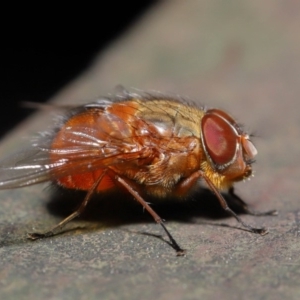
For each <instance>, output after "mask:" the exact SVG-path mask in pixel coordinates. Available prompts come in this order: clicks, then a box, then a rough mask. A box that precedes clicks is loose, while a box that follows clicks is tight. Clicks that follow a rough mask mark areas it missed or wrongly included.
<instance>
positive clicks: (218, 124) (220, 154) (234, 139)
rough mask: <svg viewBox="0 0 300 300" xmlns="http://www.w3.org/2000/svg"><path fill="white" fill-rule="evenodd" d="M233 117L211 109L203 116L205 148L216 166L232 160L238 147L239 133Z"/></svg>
mask: <svg viewBox="0 0 300 300" xmlns="http://www.w3.org/2000/svg"><path fill="white" fill-rule="evenodd" d="M231 120H232V118H231V117H229V116H228V115H227V114H226V113H224V112H222V114H219V113H218V110H209V111H207V113H206V114H205V116H204V117H203V118H202V135H203V143H204V148H205V150H206V152H207V155H208V156H209V157H210V158H211V160H212V161H213V163H214V164H215V165H216V167H222V166H223V167H224V165H226V164H228V163H230V162H232V160H233V159H234V157H235V154H236V151H237V147H238V133H237V131H236V129H235V127H234V126H233V125H232V124H231Z"/></svg>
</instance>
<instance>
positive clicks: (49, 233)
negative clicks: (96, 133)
mask: <svg viewBox="0 0 300 300" xmlns="http://www.w3.org/2000/svg"><path fill="white" fill-rule="evenodd" d="M105 174H106V170H105V171H103V172H102V173H101V175H100V176H99V177H98V178H97V180H96V181H95V183H94V184H93V186H92V187H91V188H90V190H89V191H88V193H87V194H86V196H85V198H84V200H83V202H82V203H81V205H80V206H79V208H78V209H77V210H76V211H75V212H73V213H72V214H71V215H70V216H68V217H67V218H65V219H64V220H62V221H61V222H60V223H58V224H57V225H55V226H54V227H53V228H51V229H50V230H49V231H46V232H44V233H40V232H33V233H28V238H29V239H31V240H36V239H41V238H46V237H50V236H53V235H55V234H56V233H58V232H59V231H61V230H62V228H63V227H64V226H65V225H66V224H67V223H69V222H70V221H72V220H73V219H75V218H77V217H78V216H80V215H81V214H82V213H83V211H84V210H85V208H86V206H87V204H88V203H89V201H90V200H91V198H92V196H93V194H94V193H95V191H96V189H97V187H98V186H99V184H100V182H101V180H102V179H103V177H104V175H105Z"/></svg>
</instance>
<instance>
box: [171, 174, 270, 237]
mask: <svg viewBox="0 0 300 300" xmlns="http://www.w3.org/2000/svg"><path fill="white" fill-rule="evenodd" d="M199 178H203V179H205V181H206V183H207V185H208V186H209V188H210V189H211V191H212V192H213V193H214V194H215V195H216V197H217V198H218V200H219V203H220V204H221V206H222V208H223V209H224V210H225V211H227V212H228V213H229V214H231V215H232V216H233V217H235V219H236V220H237V221H238V222H239V223H240V224H242V225H243V226H244V227H245V228H247V229H248V230H249V231H251V232H254V233H259V234H261V235H265V234H267V233H268V230H267V229H266V228H254V227H252V226H251V225H249V224H247V223H245V222H244V221H243V220H242V219H241V218H240V217H239V216H238V215H237V214H236V213H235V212H234V211H233V210H232V209H231V208H230V207H229V206H228V204H227V202H226V200H225V199H224V197H223V196H222V195H221V193H220V192H219V190H218V189H217V188H216V187H215V186H214V184H213V183H212V182H211V181H210V179H209V178H208V177H207V176H206V175H205V173H204V172H203V171H201V170H198V171H197V172H195V173H193V174H192V175H191V176H190V177H188V178H186V179H185V180H183V181H182V182H181V183H180V185H179V186H178V187H177V190H176V192H177V193H178V194H179V195H184V194H185V193H187V192H188V190H189V189H190V188H191V187H192V186H193V185H194V184H195V183H196V181H197V180H198V179H199ZM232 192H233V190H232ZM233 195H234V197H235V198H236V199H239V200H240V201H239V200H236V201H239V202H240V203H244V201H242V200H241V199H240V198H239V197H238V196H236V195H235V194H234V193H233ZM245 206H246V207H247V204H246V203H244V205H243V207H245ZM267 214H274V211H270V212H268V213H267Z"/></svg>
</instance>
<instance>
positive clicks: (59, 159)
mask: <svg viewBox="0 0 300 300" xmlns="http://www.w3.org/2000/svg"><path fill="white" fill-rule="evenodd" d="M112 103H113V102H112V101H110V100H108V99H102V100H98V101H97V102H95V103H91V104H88V105H85V106H82V107H79V108H76V109H74V110H73V111H71V112H70V113H69V116H67V118H69V117H70V116H72V115H76V114H78V112H80V111H81V112H83V113H84V111H86V112H88V111H89V110H90V109H91V108H94V109H95V108H96V109H98V110H99V109H100V110H102V111H103V113H102V114H100V117H98V119H97V122H96V123H95V124H93V125H92V126H90V125H89V124H88V122H85V123H84V122H83V123H78V124H77V123H76V124H74V125H73V126H70V128H66V130H65V131H64V133H63V135H62V137H61V140H62V141H63V146H61V145H60V144H58V145H55V144H53V143H52V140H53V136H55V134H56V133H55V132H57V130H54V131H53V132H54V134H48V135H47V137H42V138H41V139H39V140H37V141H35V142H33V143H32V145H31V146H30V147H29V148H28V149H25V150H23V151H20V152H19V153H16V154H14V155H12V156H10V157H8V158H7V159H5V160H3V161H1V162H0V189H10V188H17V187H22V186H27V185H32V184H35V183H39V182H44V181H49V180H55V179H58V178H60V177H64V176H67V175H72V174H74V173H77V174H78V173H84V172H91V171H93V170H96V169H99V168H100V169H101V168H105V167H107V166H112V165H113V164H116V163H119V162H120V161H122V162H123V161H126V160H127V161H128V160H134V159H137V158H139V157H140V156H141V155H142V149H141V147H140V145H139V144H138V143H137V142H136V141H134V140H133V139H132V127H131V125H129V124H128V123H127V122H126V120H123V119H122V118H120V117H118V116H116V115H114V114H111V113H108V112H106V111H104V110H105V108H107V107H108V106H109V105H111V104H112ZM132 117H133V116H132ZM67 118H66V120H67ZM65 124H66V123H65V122H64V123H63V122H62V124H60V125H59V126H58V128H59V127H60V126H66V125H65ZM53 157H54V158H55V159H54V158H53Z"/></svg>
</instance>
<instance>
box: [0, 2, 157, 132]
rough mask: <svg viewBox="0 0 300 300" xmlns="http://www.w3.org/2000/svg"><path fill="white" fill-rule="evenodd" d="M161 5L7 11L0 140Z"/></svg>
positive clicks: (108, 4)
mask: <svg viewBox="0 0 300 300" xmlns="http://www.w3.org/2000/svg"><path fill="white" fill-rule="evenodd" d="M156 2H157V1H155V0H145V1H131V2H130V1H126V2H116V1H110V2H108V1H106V3H105V5H103V4H102V7H101V9H99V7H98V5H97V6H95V7H93V6H89V7H85V6H82V4H81V6H79V7H74V6H72V7H70V9H69V10H68V11H62V10H61V8H60V7H47V6H46V5H44V6H43V7H37V6H34V7H29V6H28V5H26V6H25V7H20V6H18V7H5V8H3V9H2V14H3V18H2V24H1V28H2V29H1V31H2V34H1V37H0V38H1V48H0V49H1V50H0V51H1V67H0V78H1V79H0V101H1V104H2V109H1V110H0V137H1V136H3V135H4V134H5V133H7V132H8V131H9V130H10V129H12V128H13V127H14V126H15V125H16V124H17V123H18V122H20V121H21V120H22V119H24V118H25V117H26V116H28V115H29V114H30V113H31V112H32V110H30V109H26V108H24V107H21V105H20V103H21V102H22V101H31V102H44V101H46V100H48V99H49V98H50V97H51V96H53V95H54V94H55V93H56V92H57V91H58V90H59V89H60V88H61V87H63V86H64V85H65V84H66V83H68V82H69V81H70V80H72V79H73V78H75V77H76V76H78V75H79V74H80V72H82V71H83V70H84V69H85V68H87V67H88V66H89V64H90V62H91V61H92V59H93V57H94V55H95V54H96V53H98V52H99V51H100V50H101V49H103V48H105V47H106V46H107V45H108V44H109V43H110V42H111V41H112V40H113V39H115V38H117V37H118V36H119V35H121V34H123V33H124V32H126V30H128V28H130V26H132V25H134V23H135V22H136V21H137V20H138V19H139V18H140V17H141V16H142V15H143V13H144V12H145V11H146V10H147V9H149V8H150V7H151V6H152V5H154V4H155V3H156Z"/></svg>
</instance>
